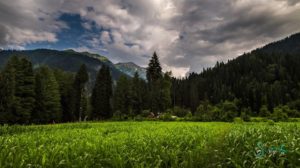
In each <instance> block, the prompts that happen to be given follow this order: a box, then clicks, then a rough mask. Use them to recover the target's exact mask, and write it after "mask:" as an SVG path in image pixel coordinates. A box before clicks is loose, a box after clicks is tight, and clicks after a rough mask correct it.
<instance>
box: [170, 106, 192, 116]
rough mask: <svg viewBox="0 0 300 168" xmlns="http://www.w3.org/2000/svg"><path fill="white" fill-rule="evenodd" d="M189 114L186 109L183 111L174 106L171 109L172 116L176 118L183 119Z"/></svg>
mask: <svg viewBox="0 0 300 168" xmlns="http://www.w3.org/2000/svg"><path fill="white" fill-rule="evenodd" d="M189 112H190V111H189V110H187V109H184V108H181V107H178V106H175V107H174V109H173V112H172V114H173V115H175V116H177V117H184V116H186V115H187V114H188V113H189Z"/></svg>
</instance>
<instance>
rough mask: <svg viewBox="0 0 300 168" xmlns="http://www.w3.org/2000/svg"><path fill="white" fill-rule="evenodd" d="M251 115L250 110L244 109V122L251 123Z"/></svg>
mask: <svg viewBox="0 0 300 168" xmlns="http://www.w3.org/2000/svg"><path fill="white" fill-rule="evenodd" d="M250 113H251V110H250V108H244V109H242V112H241V119H242V120H243V121H246V122H249V121H250V115H249V114H250Z"/></svg>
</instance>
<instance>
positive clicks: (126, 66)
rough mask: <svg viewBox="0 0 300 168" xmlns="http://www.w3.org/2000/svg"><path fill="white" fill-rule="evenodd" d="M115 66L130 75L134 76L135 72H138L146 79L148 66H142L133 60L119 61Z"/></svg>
mask: <svg viewBox="0 0 300 168" xmlns="http://www.w3.org/2000/svg"><path fill="white" fill-rule="evenodd" d="M115 66H116V67H117V68H118V69H119V70H120V71H122V72H123V73H125V74H127V75H129V76H134V74H135V72H137V73H138V74H139V76H140V77H141V78H142V79H146V68H143V67H140V66H138V65H137V64H135V63H133V62H124V63H117V64H115Z"/></svg>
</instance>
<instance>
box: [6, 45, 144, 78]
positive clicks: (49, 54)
mask: <svg viewBox="0 0 300 168" xmlns="http://www.w3.org/2000/svg"><path fill="white" fill-rule="evenodd" d="M12 55H20V56H27V57H28V58H29V59H30V60H31V61H32V63H33V64H34V67H38V66H40V65H48V66H49V67H51V68H59V69H62V70H64V71H68V72H76V71H77V70H78V69H79V67H80V65H81V64H85V65H86V66H87V68H88V72H89V75H90V78H91V79H92V80H91V81H92V82H93V81H94V79H95V76H96V73H97V71H98V70H99V69H100V67H101V66H102V65H107V66H109V67H110V70H111V73H112V77H113V79H114V80H116V79H118V78H119V77H120V76H121V75H122V74H125V75H128V76H131V74H130V73H127V69H126V70H125V71H124V72H123V69H122V68H120V67H119V66H115V65H114V64H113V63H112V62H111V61H110V60H109V59H108V58H106V57H104V56H101V55H98V54H92V53H88V52H76V51H74V50H65V51H58V50H49V49H37V50H24V51H12V50H2V51H0V68H1V67H3V66H4V65H5V63H6V62H7V60H8V58H9V57H10V56H12ZM135 68H140V67H138V66H137V65H135Z"/></svg>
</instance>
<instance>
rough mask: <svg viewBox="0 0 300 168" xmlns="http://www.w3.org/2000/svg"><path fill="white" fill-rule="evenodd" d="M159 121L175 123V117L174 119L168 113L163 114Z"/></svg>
mask: <svg viewBox="0 0 300 168" xmlns="http://www.w3.org/2000/svg"><path fill="white" fill-rule="evenodd" d="M159 119H160V120H163V121H175V120H176V116H175V117H174V116H172V114H170V113H163V114H162V115H160V117H159Z"/></svg>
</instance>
